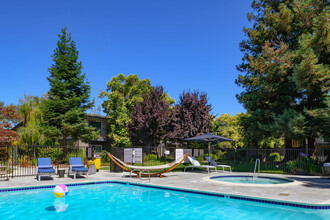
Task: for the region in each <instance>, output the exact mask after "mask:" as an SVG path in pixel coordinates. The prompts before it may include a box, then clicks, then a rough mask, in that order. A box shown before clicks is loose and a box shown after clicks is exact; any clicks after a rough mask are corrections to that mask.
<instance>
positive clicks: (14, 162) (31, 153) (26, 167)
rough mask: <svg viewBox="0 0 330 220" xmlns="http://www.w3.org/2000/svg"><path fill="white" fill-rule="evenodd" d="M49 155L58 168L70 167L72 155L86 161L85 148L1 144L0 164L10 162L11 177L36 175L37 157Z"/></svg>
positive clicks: (3, 165)
mask: <svg viewBox="0 0 330 220" xmlns="http://www.w3.org/2000/svg"><path fill="white" fill-rule="evenodd" d="M39 157H49V158H51V161H52V164H53V166H54V167H55V168H56V169H68V168H69V158H70V157H81V158H82V161H85V158H86V151H85V149H79V148H76V147H62V146H61V147H59V146H54V147H49V146H47V147H45V146H0V166H2V169H4V168H6V167H7V164H8V163H9V170H8V172H9V175H10V177H22V176H35V175H36V174H37V166H38V164H37V158H39Z"/></svg>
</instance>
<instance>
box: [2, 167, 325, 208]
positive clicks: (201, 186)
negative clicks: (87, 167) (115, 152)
mask: <svg viewBox="0 0 330 220" xmlns="http://www.w3.org/2000/svg"><path fill="white" fill-rule="evenodd" d="M219 175H251V173H238V172H233V173H227V172H226V173H221V172H218V173H214V172H212V173H211V174H210V175H208V174H207V173H206V172H199V171H196V172H195V171H194V172H185V173H184V172H173V173H166V175H165V176H164V177H163V178H159V177H151V181H150V183H149V180H148V178H147V177H143V178H142V180H141V183H142V184H151V185H157V186H164V187H174V188H183V189H192V190H200V191H208V192H216V193H222V194H230V195H238V196H248V197H257V198H264V199H270V200H284V201H289V202H298V203H310V204H329V205H330V178H328V177H321V176H298V175H278V174H261V176H273V177H287V178H291V179H294V180H295V182H294V183H289V184H279V185H276V184H275V185H271V186H270V185H251V184H250V185H249V184H244V185H243V184H228V183H221V182H219V181H212V180H209V178H208V177H211V176H219ZM94 181H123V182H132V183H140V180H139V179H138V178H136V177H133V178H132V179H130V178H129V173H127V172H124V173H110V172H109V171H104V170H101V171H100V172H98V173H97V174H95V175H89V177H88V178H86V177H80V178H77V179H76V180H74V179H73V178H71V177H67V175H65V177H64V178H55V181H53V180H52V179H51V178H49V177H47V176H45V177H42V179H41V181H37V179H36V177H35V176H29V177H16V178H10V180H9V181H6V180H4V179H3V178H2V179H0V188H17V187H26V186H41V185H56V184H68V183H80V182H94ZM0 197H1V194H0Z"/></svg>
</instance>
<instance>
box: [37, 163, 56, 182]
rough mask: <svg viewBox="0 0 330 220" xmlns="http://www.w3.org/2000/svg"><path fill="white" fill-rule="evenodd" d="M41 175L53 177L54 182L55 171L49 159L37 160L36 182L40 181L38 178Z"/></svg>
mask: <svg viewBox="0 0 330 220" xmlns="http://www.w3.org/2000/svg"><path fill="white" fill-rule="evenodd" d="M43 174H46V175H50V176H51V175H53V180H55V169H54V167H53V165H52V162H51V160H50V158H49V157H46V158H38V168H37V179H38V181H40V176H41V175H43Z"/></svg>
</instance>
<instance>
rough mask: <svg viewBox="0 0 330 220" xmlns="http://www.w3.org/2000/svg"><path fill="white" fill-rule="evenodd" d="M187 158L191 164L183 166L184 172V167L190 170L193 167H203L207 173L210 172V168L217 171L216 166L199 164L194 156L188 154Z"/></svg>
mask: <svg viewBox="0 0 330 220" xmlns="http://www.w3.org/2000/svg"><path fill="white" fill-rule="evenodd" d="M188 159H189V161H190V163H191V164H192V166H186V167H185V168H184V172H186V168H191V171H193V170H194V168H204V169H207V173H208V174H210V169H214V170H215V172H217V167H216V166H210V165H201V164H200V163H199V162H198V160H196V158H195V157H190V156H188Z"/></svg>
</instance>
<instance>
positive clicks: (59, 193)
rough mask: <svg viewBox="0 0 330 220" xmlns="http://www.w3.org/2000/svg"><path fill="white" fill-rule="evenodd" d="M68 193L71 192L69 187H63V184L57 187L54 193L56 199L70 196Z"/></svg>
mask: <svg viewBox="0 0 330 220" xmlns="http://www.w3.org/2000/svg"><path fill="white" fill-rule="evenodd" d="M68 192H69V189H68V187H66V185H63V184H59V185H57V186H55V188H54V191H53V193H54V195H55V196H56V198H61V197H65V196H66V195H68Z"/></svg>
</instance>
